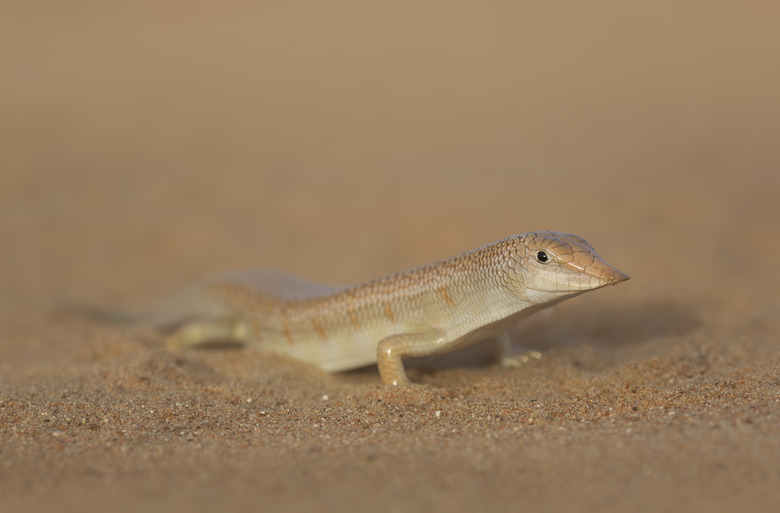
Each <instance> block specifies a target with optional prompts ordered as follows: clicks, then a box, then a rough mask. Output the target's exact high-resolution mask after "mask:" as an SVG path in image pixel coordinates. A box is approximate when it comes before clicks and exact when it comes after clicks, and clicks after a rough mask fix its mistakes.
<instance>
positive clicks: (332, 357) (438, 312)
mask: <svg viewBox="0 0 780 513" xmlns="http://www.w3.org/2000/svg"><path fill="white" fill-rule="evenodd" d="M543 258H544V260H545V261H542V259H543ZM627 279H628V276H627V275H626V274H624V273H623V272H621V271H619V270H617V269H615V268H614V267H612V266H610V265H609V264H607V263H606V262H605V261H604V260H602V259H601V258H600V257H599V256H598V255H597V254H596V253H595V251H594V250H593V248H592V247H591V246H590V245H589V244H588V243H587V242H586V241H585V240H584V239H581V238H580V237H577V236H574V235H568V234H560V233H555V232H537V233H528V234H522V235H516V236H513V237H509V238H507V239H504V240H501V241H498V242H495V243H493V244H490V245H487V246H484V247H482V248H480V249H477V250H474V251H471V252H468V253H464V254H462V255H459V256H456V257H453V258H451V259H448V260H443V261H441V262H437V263H433V264H429V265H425V266H422V267H418V268H415V269H412V270H409V271H406V272H402V273H398V274H394V275H391V276H388V277H385V278H381V279H377V280H374V281H370V282H367V283H364V284H360V285H355V286H348V287H329V286H324V285H318V284H313V283H309V282H306V281H304V280H301V279H299V278H295V277H293V276H290V275H286V274H282V273H276V272H271V271H248V272H242V273H233V274H227V275H223V276H220V277H216V278H213V279H211V280H207V281H204V282H202V283H201V284H200V285H198V286H197V287H195V288H194V289H193V290H191V291H189V292H187V293H185V294H183V295H182V296H180V297H178V298H174V300H172V301H171V302H169V303H168V304H167V305H166V306H163V307H162V308H161V309H160V310H158V311H156V312H150V313H149V314H148V315H142V316H138V317H137V318H132V320H133V322H139V323H147V324H153V325H157V326H161V327H162V326H174V325H177V326H178V330H177V331H176V332H175V333H174V335H173V337H174V339H173V341H174V342H175V343H176V344H178V345H197V344H200V343H203V342H208V341H209V340H214V339H234V340H237V341H239V342H243V343H246V344H253V345H258V346H260V347H262V348H263V349H266V350H270V351H273V352H277V353H282V354H285V355H289V356H292V357H294V358H297V359H300V360H303V361H306V362H309V363H312V364H314V365H316V366H317V367H320V368H321V369H323V370H326V371H341V370H347V369H352V368H356V367H361V366H364V365H368V364H372V363H378V364H379V370H380V373H381V375H382V380H383V381H384V382H385V383H387V384H395V385H399V384H405V383H408V381H407V378H406V374H405V372H404V369H403V363H402V361H401V358H402V357H405V356H422V355H429V354H437V353H443V352H447V351H451V350H454V349H457V348H459V347H463V346H465V345H467V344H470V343H472V342H476V341H478V340H482V339H486V338H490V337H493V336H496V335H499V334H501V333H502V332H504V331H506V329H508V328H510V327H511V326H512V325H513V324H515V323H516V322H517V321H518V320H520V319H521V318H523V317H526V316H528V315H530V314H531V313H533V312H535V311H537V310H540V309H542V308H546V307H548V306H551V305H553V304H555V303H558V302H559V301H562V300H563V299H566V298H568V297H572V296H575V295H578V294H581V293H583V292H587V291H588V290H593V289H596V288H600V287H603V286H606V285H611V284H615V283H618V282H620V281H624V280H627Z"/></svg>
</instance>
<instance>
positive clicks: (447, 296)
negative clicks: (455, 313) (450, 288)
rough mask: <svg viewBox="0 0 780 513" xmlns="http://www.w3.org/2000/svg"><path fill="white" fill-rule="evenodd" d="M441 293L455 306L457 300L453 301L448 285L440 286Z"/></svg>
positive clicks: (449, 303)
mask: <svg viewBox="0 0 780 513" xmlns="http://www.w3.org/2000/svg"><path fill="white" fill-rule="evenodd" d="M439 293H440V294H441V297H443V298H444V300H445V301H446V302H447V304H448V305H450V306H455V301H453V299H452V296H450V293H449V292H447V287H445V286H444V285H442V286H441V287H439Z"/></svg>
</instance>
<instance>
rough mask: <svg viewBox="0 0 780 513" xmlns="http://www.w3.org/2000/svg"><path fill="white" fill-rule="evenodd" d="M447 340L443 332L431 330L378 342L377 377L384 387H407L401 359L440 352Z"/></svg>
mask: <svg viewBox="0 0 780 513" xmlns="http://www.w3.org/2000/svg"><path fill="white" fill-rule="evenodd" d="M446 343H447V338H446V336H445V333H444V331H443V330H440V329H431V330H429V331H423V332H418V333H401V334H398V335H391V336H389V337H385V338H383V339H382V340H380V341H379V345H378V346H377V355H376V361H377V366H378V367H379V375H380V376H381V377H382V383H384V384H385V385H394V386H408V385H410V384H411V382H410V381H409V378H407V377H406V371H405V370H404V363H403V360H402V358H404V357H405V356H427V355H430V354H434V353H439V352H442V349H443V348H444V346H445V344H446Z"/></svg>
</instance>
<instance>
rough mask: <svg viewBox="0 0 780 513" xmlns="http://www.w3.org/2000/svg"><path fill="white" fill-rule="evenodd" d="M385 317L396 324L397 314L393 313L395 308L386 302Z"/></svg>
mask: <svg viewBox="0 0 780 513" xmlns="http://www.w3.org/2000/svg"><path fill="white" fill-rule="evenodd" d="M384 305H385V317H387V318H388V319H390V322H395V313H393V307H392V306H390V303H388V302H387V301H385V303H384Z"/></svg>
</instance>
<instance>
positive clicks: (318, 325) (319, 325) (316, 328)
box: [311, 319, 328, 340]
mask: <svg viewBox="0 0 780 513" xmlns="http://www.w3.org/2000/svg"><path fill="white" fill-rule="evenodd" d="M311 324H312V326H314V331H316V332H317V334H318V335H319V336H320V338H321V339H322V340H328V335H327V334H326V333H325V328H324V327H323V326H322V323H321V322H320V321H319V319H312V321H311Z"/></svg>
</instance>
